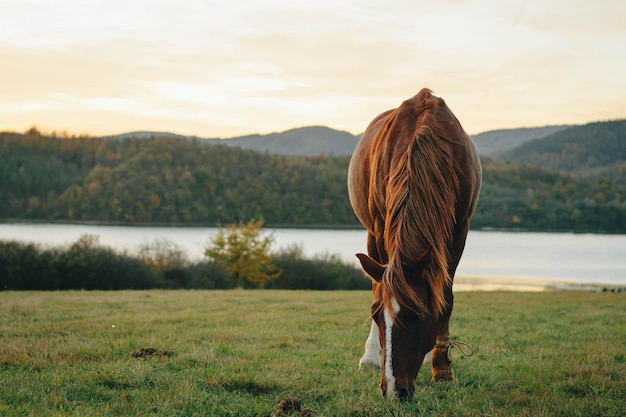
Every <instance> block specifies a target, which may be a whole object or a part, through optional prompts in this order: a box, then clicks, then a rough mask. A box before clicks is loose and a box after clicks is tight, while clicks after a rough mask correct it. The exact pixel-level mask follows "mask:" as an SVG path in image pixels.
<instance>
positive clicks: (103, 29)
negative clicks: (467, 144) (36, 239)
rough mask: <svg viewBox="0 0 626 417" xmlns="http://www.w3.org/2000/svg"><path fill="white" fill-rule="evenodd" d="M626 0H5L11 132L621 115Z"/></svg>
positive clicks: (213, 132) (510, 123)
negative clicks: (426, 107) (436, 113)
mask: <svg viewBox="0 0 626 417" xmlns="http://www.w3.org/2000/svg"><path fill="white" fill-rule="evenodd" d="M625 22H626V1H623V0H593V1H589V0H586V1H581V0H389V1H381V0H332V1H330V0H262V1H257V0H245V1H244V0H228V1H226V0H220V1H213V0H145V1H135V0H0V131H7V130H9V131H17V132H23V131H26V130H28V129H29V128H30V127H33V126H36V127H38V128H39V129H40V130H41V131H43V132H52V131H56V132H66V133H70V134H89V135H93V136H101V135H112V134H118V133H125V132H131V131H167V132H172V133H178V134H183V135H196V136H200V137H207V138H215V137H222V138H225V137H233V136H239V135H246V134H252V133H261V134H264V133H271V132H279V131H284V130H288V129H291V128H296V127H302V126H311V125H324V126H328V127H331V128H334V129H339V130H345V131H348V132H350V133H353V134H358V133H361V132H363V130H364V129H365V128H366V127H367V125H368V124H369V122H370V121H371V120H372V119H373V118H374V117H375V116H376V115H377V114H379V113H382V112H383V111H385V110H387V109H391V108H395V107H397V106H398V105H399V104H400V103H401V102H402V101H404V100H405V99H407V98H410V97H412V96H413V95H415V94H416V93H417V92H418V91H419V90H420V89H421V88H422V87H429V88H431V89H432V90H433V91H434V93H435V94H436V95H438V96H440V97H442V98H444V99H445V100H446V103H447V104H448V106H449V107H450V108H451V109H452V111H453V112H454V113H455V114H456V116H457V118H458V119H459V120H460V121H461V124H462V125H463V127H464V128H465V130H466V131H467V132H468V133H470V134H476V133H480V132H484V131H488V130H494V129H504V128H517V127H536V126H545V125H553V124H584V123H588V122H593V121H599V120H613V119H623V118H626V24H625Z"/></svg>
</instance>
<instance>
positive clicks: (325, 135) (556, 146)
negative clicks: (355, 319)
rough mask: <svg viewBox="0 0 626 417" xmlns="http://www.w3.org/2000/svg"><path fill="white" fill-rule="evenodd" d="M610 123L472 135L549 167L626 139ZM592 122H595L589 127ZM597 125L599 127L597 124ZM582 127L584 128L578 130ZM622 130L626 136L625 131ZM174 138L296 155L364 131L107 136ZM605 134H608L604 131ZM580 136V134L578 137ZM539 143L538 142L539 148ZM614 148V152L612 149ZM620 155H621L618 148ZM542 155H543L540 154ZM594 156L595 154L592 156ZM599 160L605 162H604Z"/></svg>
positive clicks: (483, 150)
mask: <svg viewBox="0 0 626 417" xmlns="http://www.w3.org/2000/svg"><path fill="white" fill-rule="evenodd" d="M607 123H609V124H611V123H617V124H619V123H624V121H622V122H598V123H591V124H589V125H584V126H582V125H558V126H544V127H531V128H518V129H502V130H492V131H488V132H483V133H479V134H477V135H472V140H473V141H474V144H475V145H476V149H477V150H478V153H479V154H480V155H482V156H486V157H489V158H491V159H494V160H502V161H512V162H520V163H530V164H538V166H542V167H544V168H546V169H554V168H553V167H555V166H557V165H559V163H557V162H556V159H559V158H560V159H559V160H563V158H565V159H567V158H566V157H565V156H564V155H561V156H560V157H558V158H557V157H556V156H555V157H547V156H545V155H544V157H542V158H544V159H545V158H547V159H550V161H551V162H547V160H546V161H544V162H541V161H540V159H541V158H539V156H538V155H539V154H540V153H541V154H543V153H546V152H547V153H555V152H560V153H562V154H563V153H564V152H573V151H572V150H571V146H572V145H571V144H570V145H568V146H569V147H568V150H567V151H565V150H563V149H561V148H562V147H563V146H564V144H565V143H569V142H568V141H570V140H575V141H576V140H579V139H580V140H582V137H586V140H589V141H591V143H593V142H594V140H595V139H594V138H595V135H605V134H606V135H609V136H610V135H611V133H610V132H609V131H610V130H611V129H617V131H615V132H614V133H613V135H614V136H615V135H617V136H616V137H621V138H622V143H623V141H624V140H625V139H623V138H624V136H623V132H621V130H620V129H619V128H617V127H615V126H613V127H609V125H607ZM590 126H591V127H590ZM593 126H595V127H593ZM578 129H582V130H578ZM620 135H622V136H620ZM130 137H134V138H138V139H149V138H174V139H179V140H196V141H199V142H202V143H206V144H224V145H229V146H236V147H239V148H242V149H249V150H255V151H260V152H266V153H269V154H275V155H293V156H316V155H326V156H337V157H339V156H349V155H351V154H352V152H353V151H354V147H355V146H356V144H357V142H358V140H359V138H360V137H361V135H353V134H351V133H349V132H345V131H340V130H335V129H331V128H328V127H324V126H308V127H301V128H297V129H291V130H287V131H284V132H275V133H270V134H264V135H260V134H255V135H246V136H238V137H233V138H228V139H219V138H210V139H207V138H200V137H198V136H184V135H177V134H174V133H167V132H149V131H140V132H131V133H124V134H121V135H116V136H108V137H106V138H107V139H124V138H130ZM603 137H604V136H603ZM577 138H578V139H577ZM547 139H550V141H549V142H546V143H547V144H545V145H541V146H540V145H539V144H541V143H543V141H544V140H547ZM538 146H539V147H538ZM596 148H598V150H597V151H596V152H599V153H601V152H603V151H601V150H600V148H601V147H600V146H597V147H596ZM577 149H578V151H580V152H583V149H585V150H592V148H591V147H590V145H585V146H584V147H582V148H581V147H578V148H577ZM578 151H577V152H578ZM609 153H613V151H609ZM615 155H620V153H619V152H618V153H617V154H615ZM538 158H539V159H538ZM576 158H577V159H576V160H572V161H571V163H572V164H573V166H571V167H570V168H571V169H574V168H575V166H579V165H580V163H581V158H583V159H584V157H583V156H582V155H578V156H577V157H576ZM590 158H592V157H591V156H590ZM593 158H599V159H598V161H604V160H605V159H606V158H605V156H602V155H597V156H594V157H593ZM582 163H583V164H585V165H589V166H593V165H594V162H593V161H591V160H590V161H586V160H585V161H583V162H582ZM599 163H600V162H599ZM570 168H566V167H564V166H560V168H558V169H560V170H563V169H565V170H567V169H570Z"/></svg>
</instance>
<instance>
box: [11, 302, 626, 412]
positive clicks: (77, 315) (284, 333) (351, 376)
mask: <svg viewBox="0 0 626 417" xmlns="http://www.w3.org/2000/svg"><path fill="white" fill-rule="evenodd" d="M369 303H370V294H369V293H367V292H296V291H243V290H232V291H136V292H133V291H123V292H0V415H2V416H64V415H68V416H268V415H270V414H271V413H272V409H273V408H274V406H275V405H276V404H277V403H278V402H279V401H280V400H281V399H282V398H284V397H286V396H290V397H297V398H299V399H300V400H301V402H302V407H303V408H306V409H309V410H311V411H312V412H313V413H314V415H316V416H387V415H389V416H409V415H410V416H415V415H417V416H420V415H423V416H486V415H490V416H603V417H605V416H623V415H624V411H625V410H626V295H624V294H616V293H589V292H549V293H516V292H461V293H458V294H457V295H456V302H455V310H454V315H453V320H452V322H451V333H452V334H451V336H452V338H453V340H461V341H464V342H467V343H470V344H471V345H472V346H473V347H474V350H475V355H474V356H472V357H462V356H461V355H459V353H458V352H456V353H455V354H454V361H453V367H454V370H455V372H456V376H457V379H458V383H457V384H448V383H443V384H436V385H430V384H429V379H430V367H429V366H426V367H425V368H423V369H422V371H421V372H420V374H419V376H418V381H417V388H416V392H415V396H414V399H413V400H412V401H411V402H408V403H395V402H394V403H391V402H388V401H386V400H385V399H383V398H382V397H381V396H380V393H379V389H378V381H379V374H378V372H374V371H372V370H368V371H359V370H358V369H357V363H358V360H359V357H360V355H361V353H362V345H363V343H364V342H365V338H366V337H367V334H368V330H369V323H368V321H367V315H368V312H369ZM148 347H153V348H157V349H161V350H163V351H168V352H172V353H173V355H172V356H168V355H165V353H166V352H161V353H163V354H162V355H153V356H149V357H144V358H136V357H133V355H132V353H133V352H135V351H137V350H138V349H141V348H148ZM455 350H456V349H455Z"/></svg>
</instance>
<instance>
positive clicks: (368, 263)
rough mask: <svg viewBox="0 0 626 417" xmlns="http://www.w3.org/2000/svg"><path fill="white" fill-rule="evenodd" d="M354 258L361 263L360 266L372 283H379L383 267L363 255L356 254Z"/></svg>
mask: <svg viewBox="0 0 626 417" xmlns="http://www.w3.org/2000/svg"><path fill="white" fill-rule="evenodd" d="M356 257H357V258H359V261H361V266H362V267H363V269H364V270H365V272H367V275H369V276H370V277H371V278H372V279H373V280H374V281H376V282H380V280H381V279H383V273H384V272H385V269H386V267H385V265H381V264H380V263H378V262H377V261H376V260H374V259H373V258H371V257H369V256H367V255H366V254H364V253H357V254H356Z"/></svg>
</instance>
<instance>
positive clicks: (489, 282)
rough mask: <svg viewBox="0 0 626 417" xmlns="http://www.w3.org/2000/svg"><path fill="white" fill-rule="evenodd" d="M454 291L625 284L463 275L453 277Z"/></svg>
mask: <svg viewBox="0 0 626 417" xmlns="http://www.w3.org/2000/svg"><path fill="white" fill-rule="evenodd" d="M453 290H454V292H469V291H515V292H546V291H589V292H616V293H626V286H625V285H620V284H604V283H583V282H572V281H553V280H547V279H529V278H511V277H464V276H457V277H455V279H454V286H453Z"/></svg>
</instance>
